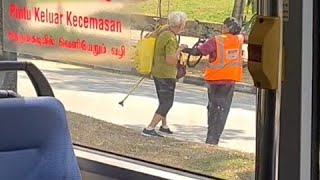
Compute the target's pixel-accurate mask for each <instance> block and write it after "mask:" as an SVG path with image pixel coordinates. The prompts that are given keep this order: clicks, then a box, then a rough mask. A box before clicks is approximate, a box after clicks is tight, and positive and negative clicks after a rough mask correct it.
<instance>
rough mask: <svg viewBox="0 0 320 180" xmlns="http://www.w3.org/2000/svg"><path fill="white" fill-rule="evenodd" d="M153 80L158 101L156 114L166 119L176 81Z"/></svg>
mask: <svg viewBox="0 0 320 180" xmlns="http://www.w3.org/2000/svg"><path fill="white" fill-rule="evenodd" d="M153 80H154V84H155V86H156V90H157V95H158V99H159V106H158V109H157V110H156V113H157V114H159V115H161V116H162V117H165V118H166V117H167V114H168V112H169V110H170V109H171V107H172V105H173V101H174V93H175V89H176V79H169V78H156V77H153Z"/></svg>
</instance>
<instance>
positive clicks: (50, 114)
mask: <svg viewBox="0 0 320 180" xmlns="http://www.w3.org/2000/svg"><path fill="white" fill-rule="evenodd" d="M0 123H1V124H0V179H1V180H60V179H61V180H80V179H81V174H80V169H79V166H78V163H77V159H76V156H75V153H74V150H73V146H72V141H71V136H70V132H69V128H68V122H67V117H66V112H65V109H64V106H63V105H62V103H61V102H60V101H59V100H57V99H55V98H54V97H45V96H43V97H36V98H3V99H2V98H0Z"/></svg>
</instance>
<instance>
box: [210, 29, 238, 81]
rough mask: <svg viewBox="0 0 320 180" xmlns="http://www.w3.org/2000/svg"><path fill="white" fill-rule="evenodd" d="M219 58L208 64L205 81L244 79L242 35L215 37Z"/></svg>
mask: <svg viewBox="0 0 320 180" xmlns="http://www.w3.org/2000/svg"><path fill="white" fill-rule="evenodd" d="M214 38H215V41H216V47H217V49H216V50H217V56H216V60H215V61H213V62H211V63H210V62H208V64H207V67H206V70H205V73H204V79H205V80H207V81H220V80H231V81H241V79H242V44H243V41H244V40H243V37H242V35H236V36H235V35H231V34H223V35H218V36H215V37H214Z"/></svg>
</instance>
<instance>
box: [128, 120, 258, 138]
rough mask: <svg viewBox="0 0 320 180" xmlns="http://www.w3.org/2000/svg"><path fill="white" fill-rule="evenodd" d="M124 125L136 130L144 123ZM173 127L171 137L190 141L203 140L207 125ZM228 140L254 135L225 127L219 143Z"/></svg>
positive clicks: (140, 128) (141, 127) (174, 125)
mask: <svg viewBox="0 0 320 180" xmlns="http://www.w3.org/2000/svg"><path fill="white" fill-rule="evenodd" d="M123 126H124V127H127V128H130V129H134V130H136V131H142V130H143V128H144V127H145V126H146V125H130V124H126V125H123ZM170 126H171V127H173V128H174V135H172V137H174V138H177V139H181V140H186V141H192V142H205V140H206V136H207V127H204V126H187V125H180V124H171V125H170ZM230 140H245V141H255V137H250V136H245V132H244V131H243V130H237V129H225V130H224V132H223V134H222V136H221V140H220V142H221V143H225V142H226V141H230Z"/></svg>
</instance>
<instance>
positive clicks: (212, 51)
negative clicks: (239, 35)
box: [182, 38, 217, 62]
mask: <svg viewBox="0 0 320 180" xmlns="http://www.w3.org/2000/svg"><path fill="white" fill-rule="evenodd" d="M216 49H217V48H216V42H215V39H214V38H210V39H209V40H207V41H206V42H205V43H203V44H202V45H200V46H198V47H197V48H186V49H184V50H183V51H182V52H184V53H188V54H190V55H192V56H200V55H203V56H207V55H209V61H211V62H212V61H214V60H215V59H216Z"/></svg>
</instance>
